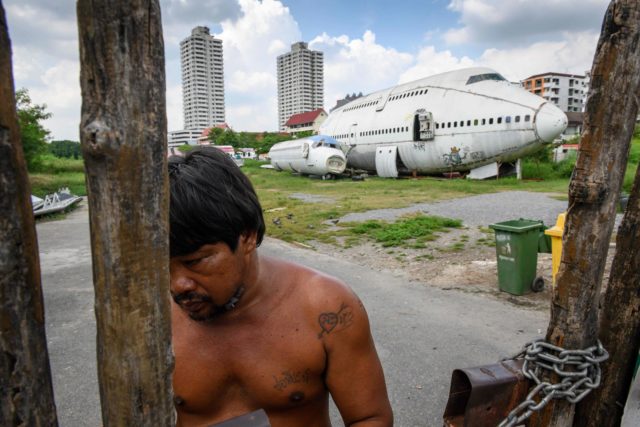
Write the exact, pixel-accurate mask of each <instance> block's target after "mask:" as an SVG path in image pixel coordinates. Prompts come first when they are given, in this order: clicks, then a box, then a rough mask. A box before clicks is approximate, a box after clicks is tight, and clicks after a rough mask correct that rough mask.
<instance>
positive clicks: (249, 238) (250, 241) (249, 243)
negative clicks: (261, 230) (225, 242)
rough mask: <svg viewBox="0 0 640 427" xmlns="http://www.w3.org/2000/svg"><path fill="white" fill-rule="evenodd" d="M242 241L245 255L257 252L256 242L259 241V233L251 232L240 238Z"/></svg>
mask: <svg viewBox="0 0 640 427" xmlns="http://www.w3.org/2000/svg"><path fill="white" fill-rule="evenodd" d="M240 239H241V240H242V248H243V249H244V252H245V253H249V252H252V251H255V250H256V242H257V241H258V233H256V232H255V231H250V232H247V233H245V234H242V235H241V236H240Z"/></svg>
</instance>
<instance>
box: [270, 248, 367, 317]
mask: <svg viewBox="0 0 640 427" xmlns="http://www.w3.org/2000/svg"><path fill="white" fill-rule="evenodd" d="M268 262H269V264H270V266H271V267H272V268H273V269H274V271H276V272H277V276H279V280H280V281H281V282H280V283H281V284H282V286H286V287H288V288H290V291H291V292H292V293H293V294H295V297H296V298H302V299H304V300H305V301H306V302H307V304H308V307H309V308H314V307H315V308H318V309H324V308H325V307H326V305H327V304H332V303H335V302H336V301H343V300H346V301H348V302H350V303H354V302H355V303H359V299H358V297H357V296H356V294H355V293H354V292H353V291H352V290H351V288H350V287H349V286H348V285H347V284H346V283H344V282H343V281H342V280H340V279H338V278H337V277H334V276H331V275H329V274H326V273H323V272H321V271H318V270H314V269H312V268H309V267H306V266H303V265H300V264H296V263H294V262H290V261H286V260H283V259H278V258H269V259H268ZM307 304H305V305H307Z"/></svg>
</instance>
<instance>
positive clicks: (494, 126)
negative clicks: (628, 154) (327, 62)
mask: <svg viewBox="0 0 640 427" xmlns="http://www.w3.org/2000/svg"><path fill="white" fill-rule="evenodd" d="M566 126H567V116H566V115H565V114H564V113H563V112H562V111H561V110H560V109H559V108H557V107H556V106H555V105H554V104H552V103H549V102H547V101H546V100H545V99H544V98H541V97H539V96H537V95H534V94H532V93H529V92H527V91H526V90H524V89H522V88H520V87H518V86H516V85H513V84H511V83H509V82H508V81H507V80H506V79H505V78H504V77H502V76H501V75H500V74H498V73H497V72H496V71H494V70H491V69H489V68H467V69H462V70H456V71H450V72H447V73H443V74H438V75H434V76H431V77H426V78H424V79H420V80H416V81H413V82H409V83H403V84H400V85H397V86H394V87H391V88H388V89H385V90H382V91H378V92H374V93H371V94H369V95H365V96H363V97H361V98H357V99H356V100H354V101H352V102H350V103H348V104H346V105H344V106H342V107H340V108H338V109H336V110H334V111H333V112H332V113H331V114H330V115H329V117H328V118H327V119H326V120H325V122H324V123H323V124H322V126H321V127H320V134H323V135H330V136H332V137H333V138H335V139H336V140H337V141H339V142H341V143H343V144H345V145H346V146H347V148H348V149H347V161H348V167H350V168H355V169H363V170H367V171H374V172H375V173H377V174H378V175H379V176H383V177H397V176H398V174H412V173H418V174H439V173H447V172H467V171H471V175H473V173H474V171H482V172H480V173H479V174H480V176H478V177H488V176H489V175H491V173H489V175H487V172H486V171H487V167H485V166H486V165H489V166H488V170H495V171H496V173H493V175H496V174H497V173H498V172H497V171H498V168H499V166H500V164H504V163H507V162H514V161H516V160H517V159H519V158H521V157H522V156H526V155H528V154H531V153H533V152H535V151H537V150H539V149H541V148H542V147H543V146H544V145H545V144H548V143H550V142H552V141H553V140H554V139H555V138H556V137H557V136H559V135H560V134H561V133H562V132H563V131H564V129H565V128H566ZM481 167H484V168H482V169H480V168H481Z"/></svg>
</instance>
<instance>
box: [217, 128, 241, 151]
mask: <svg viewBox="0 0 640 427" xmlns="http://www.w3.org/2000/svg"><path fill="white" fill-rule="evenodd" d="M216 144H217V145H230V146H232V147H233V148H239V146H238V137H237V135H236V133H235V132H234V131H233V130H231V129H227V130H226V131H224V132H222V133H221V134H220V136H219V137H218V139H217V140H216Z"/></svg>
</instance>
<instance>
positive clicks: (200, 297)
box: [169, 236, 255, 321]
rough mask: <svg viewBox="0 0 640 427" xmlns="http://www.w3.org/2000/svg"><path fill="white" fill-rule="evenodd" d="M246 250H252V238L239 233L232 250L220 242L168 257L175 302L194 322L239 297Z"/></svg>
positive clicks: (210, 316)
mask: <svg viewBox="0 0 640 427" xmlns="http://www.w3.org/2000/svg"><path fill="white" fill-rule="evenodd" d="M253 249H255V244H254V246H253ZM248 250H251V241H250V239H246V238H245V237H244V236H241V237H240V239H239V243H238V247H237V248H236V250H235V252H232V251H231V249H230V248H229V246H228V245H227V244H226V243H223V242H220V243H214V244H208V245H203V246H201V247H200V249H198V250H197V251H195V252H193V253H190V254H187V255H182V256H177V257H173V258H171V260H170V262H169V269H170V273H171V296H172V297H173V300H174V302H175V303H176V304H177V305H178V306H180V308H181V309H183V310H184V311H186V312H187V314H188V315H189V317H191V318H192V319H193V320H197V321H209V320H212V319H214V318H215V317H216V316H219V315H220V314H222V313H224V312H225V311H228V310H230V309H231V308H232V305H235V304H230V303H235V302H237V300H239V299H240V297H242V292H243V290H244V278H245V275H246V273H247V267H248V259H249V257H248ZM225 305H226V307H225Z"/></svg>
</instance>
